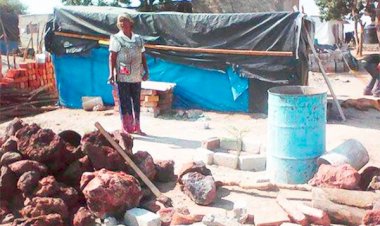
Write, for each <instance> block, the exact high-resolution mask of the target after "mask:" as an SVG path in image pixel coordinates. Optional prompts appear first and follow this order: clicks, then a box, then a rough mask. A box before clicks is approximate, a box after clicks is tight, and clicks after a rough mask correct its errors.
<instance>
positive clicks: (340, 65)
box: [335, 61, 344, 72]
mask: <svg viewBox="0 0 380 226" xmlns="http://www.w3.org/2000/svg"><path fill="white" fill-rule="evenodd" d="M335 70H336V72H344V62H342V61H340V62H335Z"/></svg>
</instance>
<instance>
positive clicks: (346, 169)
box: [309, 164, 360, 190]
mask: <svg viewBox="0 0 380 226" xmlns="http://www.w3.org/2000/svg"><path fill="white" fill-rule="evenodd" d="M359 183H360V174H359V173H358V172H357V171H356V169H354V168H353V167H352V166H350V165H349V164H344V165H340V166H332V165H321V166H320V167H319V169H318V172H317V173H316V174H315V175H314V177H313V178H312V179H311V180H310V181H309V184H310V185H312V186H317V187H326V188H341V189H348V190H354V189H358V188H359Z"/></svg>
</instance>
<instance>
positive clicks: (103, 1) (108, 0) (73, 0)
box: [62, 0, 131, 6]
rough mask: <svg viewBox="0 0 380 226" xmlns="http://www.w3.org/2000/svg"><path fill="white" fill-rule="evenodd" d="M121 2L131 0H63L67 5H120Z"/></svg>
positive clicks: (124, 2) (127, 2) (125, 2)
mask: <svg viewBox="0 0 380 226" xmlns="http://www.w3.org/2000/svg"><path fill="white" fill-rule="evenodd" d="M119 2H121V3H123V4H127V5H129V4H130V3H131V2H130V1H129V0H119V1H118V0H62V3H63V4H65V5H84V6H91V5H95V6H120V5H119Z"/></svg>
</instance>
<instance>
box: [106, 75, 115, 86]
mask: <svg viewBox="0 0 380 226" xmlns="http://www.w3.org/2000/svg"><path fill="white" fill-rule="evenodd" d="M107 83H108V84H111V85H113V84H115V76H114V75H110V76H108V80H107Z"/></svg>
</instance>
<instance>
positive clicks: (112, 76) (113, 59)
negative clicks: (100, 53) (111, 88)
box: [108, 51, 117, 84]
mask: <svg viewBox="0 0 380 226" xmlns="http://www.w3.org/2000/svg"><path fill="white" fill-rule="evenodd" d="M116 57H117V53H116V52H113V51H110V55H109V68H110V74H109V77H108V82H109V83H111V84H113V83H114V82H115V68H116Z"/></svg>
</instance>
